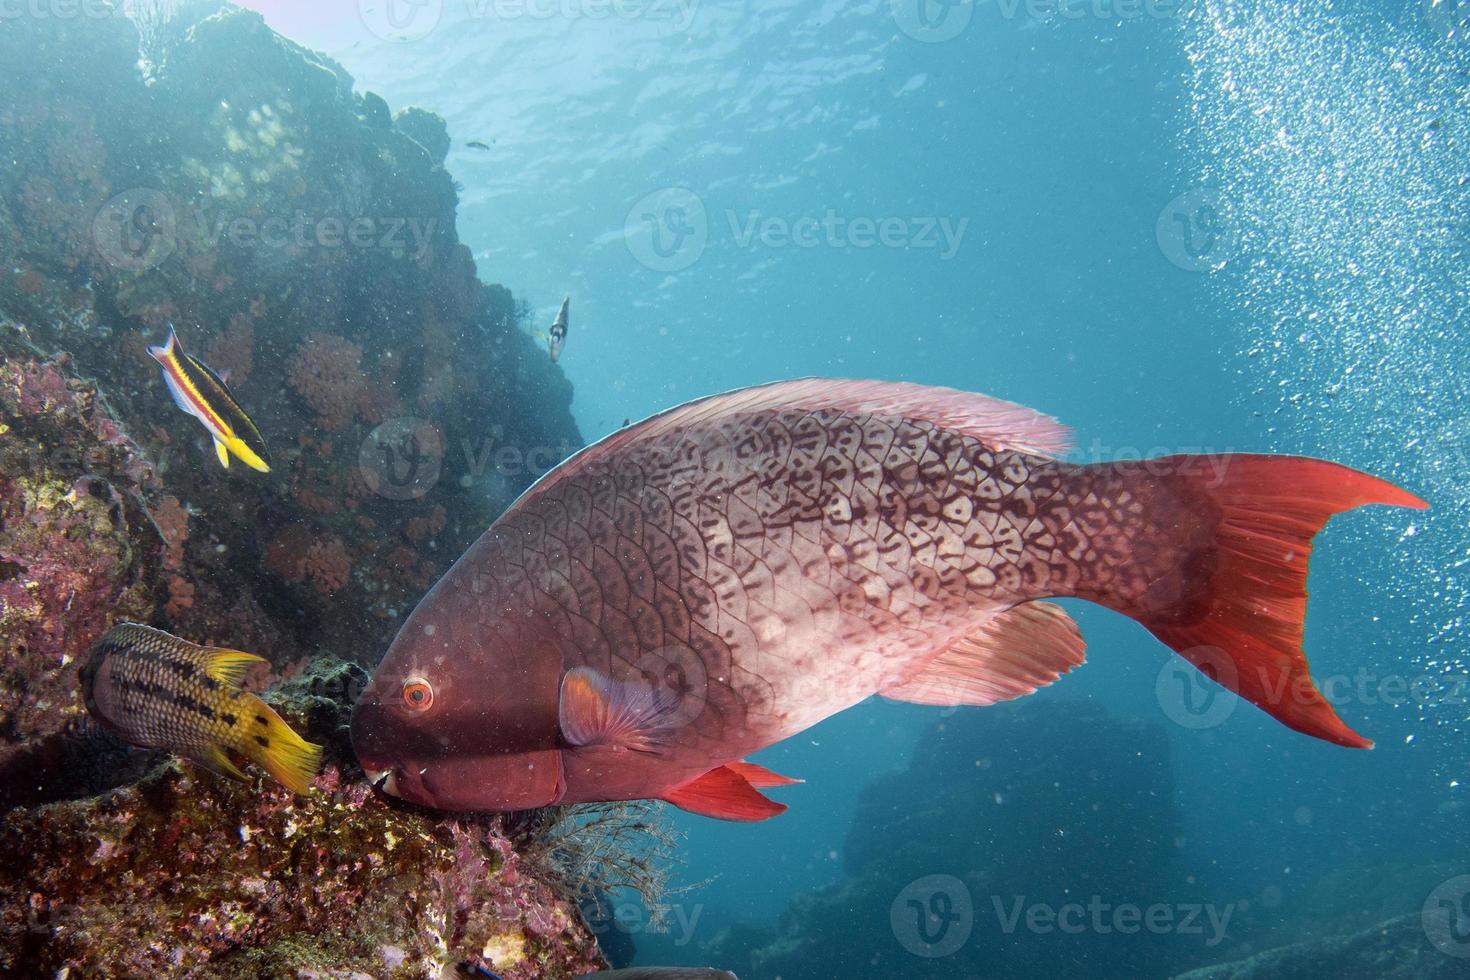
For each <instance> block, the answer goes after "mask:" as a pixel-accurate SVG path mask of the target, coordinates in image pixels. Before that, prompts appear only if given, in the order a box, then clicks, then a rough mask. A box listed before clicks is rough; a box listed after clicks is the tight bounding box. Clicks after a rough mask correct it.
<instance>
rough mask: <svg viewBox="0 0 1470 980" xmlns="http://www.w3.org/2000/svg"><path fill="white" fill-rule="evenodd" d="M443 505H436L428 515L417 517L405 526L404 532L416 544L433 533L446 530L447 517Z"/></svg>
mask: <svg viewBox="0 0 1470 980" xmlns="http://www.w3.org/2000/svg"><path fill="white" fill-rule="evenodd" d="M447 516H448V515H447V514H446V513H445V512H444V508H443V507H439V506H436V507H435V508H434V509H433V510H431V511H430V512H429V516H427V517H415V518H412V519H410V520H409V521H408V523H407V524H405V525H404V526H403V533H404V535H405V536H406V537H407V538H408V540H410V541H412V542H413V543H414V544H419V543H420V542H422V541H423V540H424V538H427V537H428V536H429V535H431V534H438V533H439V532H440V531H442V530H444V521H445V519H446V518H447Z"/></svg>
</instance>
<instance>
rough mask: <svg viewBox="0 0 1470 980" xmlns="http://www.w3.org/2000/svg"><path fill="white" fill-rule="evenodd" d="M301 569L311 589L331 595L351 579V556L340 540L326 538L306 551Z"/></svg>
mask: <svg viewBox="0 0 1470 980" xmlns="http://www.w3.org/2000/svg"><path fill="white" fill-rule="evenodd" d="M303 567H304V569H305V572H306V577H307V578H309V579H310V580H311V585H312V588H314V589H316V590H317V591H318V592H320V593H321V594H322V595H331V594H332V593H334V592H336V591H337V590H338V589H340V588H342V586H344V585H346V584H347V582H348V579H350V578H351V576H352V556H351V555H349V554H348V553H347V546H346V545H344V544H343V543H342V540H341V539H340V538H336V537H326V538H323V539H321V540H320V541H316V542H313V543H312V545H311V547H310V548H308V549H306V561H305V563H304V566H303Z"/></svg>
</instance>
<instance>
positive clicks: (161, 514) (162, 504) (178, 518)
mask: <svg viewBox="0 0 1470 980" xmlns="http://www.w3.org/2000/svg"><path fill="white" fill-rule="evenodd" d="M152 515H153V523H154V524H157V525H158V533H159V534H160V535H161V536H162V537H163V547H164V552H163V566H164V567H165V568H167V569H169V570H170V571H177V570H179V569H181V568H183V567H184V542H185V541H186V540H188V537H189V511H188V510H187V509H185V507H184V505H183V504H181V503H179V498H178V497H174V496H165V497H163V498H162V499H160V500H159V501H158V506H157V507H155V508H154V509H153V510H152Z"/></svg>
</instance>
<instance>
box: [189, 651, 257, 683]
mask: <svg viewBox="0 0 1470 980" xmlns="http://www.w3.org/2000/svg"><path fill="white" fill-rule="evenodd" d="M204 652H205V655H206V659H205V661H204V672H205V673H206V674H208V675H209V676H210V677H213V678H214V679H215V680H217V681H219V682H220V683H221V684H223V685H224V686H225V687H239V686H240V683H241V682H242V681H243V680H245V671H247V670H249V669H250V665H251V664H263V663H266V659H265V658H264V657H257V656H256V655H255V654H253V653H246V652H245V651H243V650H226V649H224V648H223V647H209V648H207V649H206V650H205V651H204Z"/></svg>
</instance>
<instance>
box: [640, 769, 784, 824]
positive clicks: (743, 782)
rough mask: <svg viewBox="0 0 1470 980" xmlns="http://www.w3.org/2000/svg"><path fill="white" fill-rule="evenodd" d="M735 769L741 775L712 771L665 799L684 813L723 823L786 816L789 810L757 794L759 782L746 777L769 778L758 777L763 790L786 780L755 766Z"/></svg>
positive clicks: (728, 770) (668, 794)
mask: <svg viewBox="0 0 1470 980" xmlns="http://www.w3.org/2000/svg"><path fill="white" fill-rule="evenodd" d="M736 765H738V766H740V767H741V771H737V770H736V769H735V768H733V767H731V766H720V767H719V768H718V769H711V770H710V771H709V772H707V773H705V774H704V775H703V776H699V777H697V778H695V779H691V780H690V781H689V782H687V783H685V784H684V785H683V786H680V787H679V788H678V789H675V790H672V791H671V792H668V793H665V794H664V799H665V800H667V801H669V802H670V803H672V804H674V806H676V807H678V808H679V809H681V810H688V811H689V812H690V813H697V814H699V815H700V816H704V817H718V818H719V819H721V820H746V821H750V820H766V819H768V818H770V817H774V816H776V815H777V814H778V813H785V812H786V807H784V806H782V805H781V804H780V803H777V802H776V801H774V800H768V799H766V798H765V797H764V796H762V795H761V794H760V793H758V792H756V790H755V786H753V785H752V783H755V782H756V780H755V779H750V778H747V775H746V774H747V773H748V772H750V771H751V770H756V769H759V770H760V772H761V773H763V774H766V775H764V776H760V777H758V778H759V783H758V785H763V786H773V785H776V783H775V782H774V781H773V779H772V778H771V777H774V778H775V779H785V777H784V776H776V774H775V773H773V772H771V771H770V770H769V769H765V768H763V767H761V766H756V765H754V764H753V763H736ZM788 781H789V780H788Z"/></svg>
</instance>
